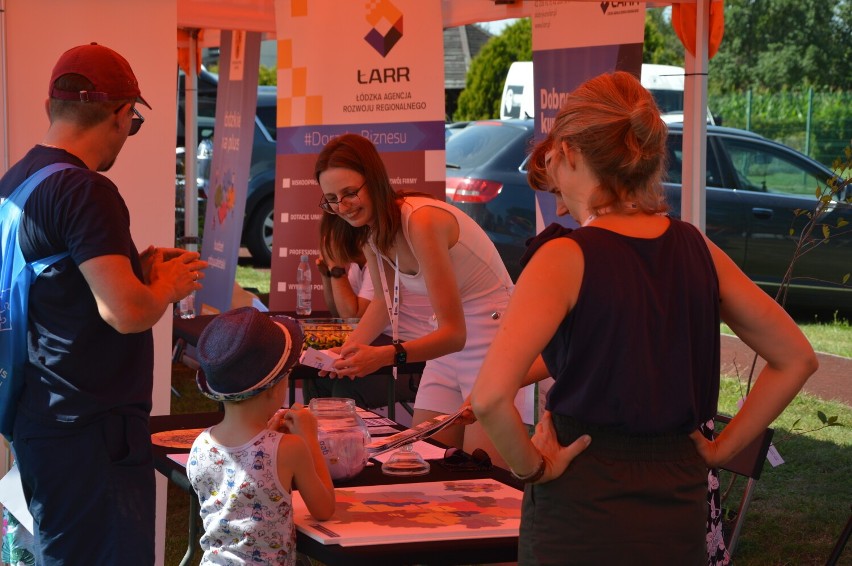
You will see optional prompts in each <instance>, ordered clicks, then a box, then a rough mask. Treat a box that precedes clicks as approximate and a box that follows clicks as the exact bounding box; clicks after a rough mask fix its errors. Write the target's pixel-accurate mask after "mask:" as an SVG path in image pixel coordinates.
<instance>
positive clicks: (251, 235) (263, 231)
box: [245, 198, 275, 265]
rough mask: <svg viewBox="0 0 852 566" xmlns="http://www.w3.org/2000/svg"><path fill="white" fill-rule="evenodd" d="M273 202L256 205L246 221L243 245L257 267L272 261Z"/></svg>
mask: <svg viewBox="0 0 852 566" xmlns="http://www.w3.org/2000/svg"><path fill="white" fill-rule="evenodd" d="M274 216H275V210H274V207H273V200H272V199H271V198H268V199H265V200H263V201H261V202H260V204H258V205H257V207H256V208H255V209H254V212H252V215H251V218H249V221H248V227H247V230H246V235H245V244H246V248H248V251H249V253H250V254H251V257H252V259H254V261H255V264H257V265H269V264H270V262H271V261H272V227H273V225H274V222H275V218H274Z"/></svg>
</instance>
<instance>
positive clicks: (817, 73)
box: [709, 0, 852, 93]
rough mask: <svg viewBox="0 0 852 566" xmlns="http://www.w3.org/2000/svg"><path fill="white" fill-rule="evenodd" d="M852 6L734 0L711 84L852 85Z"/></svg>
mask: <svg viewBox="0 0 852 566" xmlns="http://www.w3.org/2000/svg"><path fill="white" fill-rule="evenodd" d="M851 9H852V0H839V1H838V0H728V1H727V2H725V35H724V39H723V41H722V45H721V47H720V49H719V52H718V53H717V55H716V56H715V57H714V58H713V59H712V60H711V61H710V65H709V70H710V81H709V82H710V88H711V89H713V91H714V92H717V93H728V92H733V91H744V90H746V89H748V88H760V87H762V88H767V89H770V90H772V91H779V90H784V89H791V88H803V87H808V86H815V87H834V88H841V89H845V90H849V89H852V75H850V73H849V72H848V62H849V60H850V57H852V35H850V34H852V17H850V15H849V12H850V10H851Z"/></svg>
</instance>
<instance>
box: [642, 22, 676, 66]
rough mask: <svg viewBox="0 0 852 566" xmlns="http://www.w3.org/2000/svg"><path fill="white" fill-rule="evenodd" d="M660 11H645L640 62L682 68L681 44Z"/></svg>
mask: <svg viewBox="0 0 852 566" xmlns="http://www.w3.org/2000/svg"><path fill="white" fill-rule="evenodd" d="M665 13H666V12H664V11H663V10H662V9H653V8H652V9H648V10H646V11H645V44H644V46H643V48H642V62H643V63H654V64H657V65H677V66H683V44H682V43H681V42H680V39H679V38H678V37H677V34H676V33H675V32H674V28H672V24H671V21H670V20H669V19H667V18H666V17H665Z"/></svg>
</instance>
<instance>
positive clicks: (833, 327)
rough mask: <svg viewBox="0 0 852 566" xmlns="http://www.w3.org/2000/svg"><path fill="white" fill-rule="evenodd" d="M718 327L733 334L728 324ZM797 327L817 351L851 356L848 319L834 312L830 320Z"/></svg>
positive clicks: (851, 329) (851, 335)
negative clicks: (832, 318)
mask: <svg viewBox="0 0 852 566" xmlns="http://www.w3.org/2000/svg"><path fill="white" fill-rule="evenodd" d="M720 328H721V331H722V333H723V334H730V335H733V332H732V331H731V329H730V328H728V325H726V324H722V325H721V327H720ZM799 328H800V329H801V330H802V332H803V333H804V334H805V336H807V338H808V340H809V341H810V343H811V345H812V346H813V348H814V350H816V351H817V352H823V353H826V354H834V355H836V356H844V357H846V358H852V324H850V322H849V320H847V319H845V318H841V317H838V316H837V315H836V314H835V315H834V320H833V321H831V322H828V323H821V322H813V323H804V322H800V323H799Z"/></svg>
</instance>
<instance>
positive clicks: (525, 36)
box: [453, 18, 532, 121]
mask: <svg viewBox="0 0 852 566" xmlns="http://www.w3.org/2000/svg"><path fill="white" fill-rule="evenodd" d="M515 61H532V26H531V24H530V20H529V18H521V19H519V20H518V21H517V22H515V23H514V24H512V25H510V26H507V27H506V28H505V29H504V30H503V33H501V34H500V35H498V36H495V37H492V38H491V39H489V40H488V43H486V44H485V45H484V46H483V47H482V49H481V50H480V51H479V53H478V54H477V55H476V57H474V58H473V60H472V61H471V63H470V69H469V70H468V72H467V78H466V79H465V88H464V90H463V91H462V92H461V94H460V95H459V100H458V106H457V107H456V111H455V113H454V114H453V119H454V120H457V121H458V120H485V119H488V118H496V117H499V116H500V99H501V98H502V96H503V83H504V82H505V79H506V74H507V73H508V72H509V67H510V66H511V65H512V63H514V62H515Z"/></svg>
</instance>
